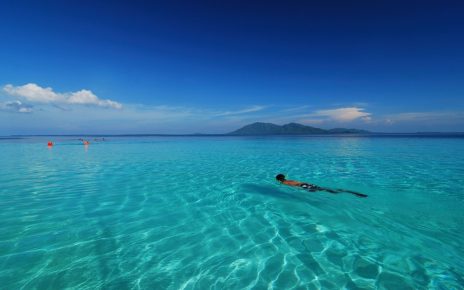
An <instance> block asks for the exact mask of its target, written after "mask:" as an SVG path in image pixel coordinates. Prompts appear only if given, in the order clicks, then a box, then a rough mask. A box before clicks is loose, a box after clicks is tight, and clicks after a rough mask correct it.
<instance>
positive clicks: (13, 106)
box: [0, 101, 32, 113]
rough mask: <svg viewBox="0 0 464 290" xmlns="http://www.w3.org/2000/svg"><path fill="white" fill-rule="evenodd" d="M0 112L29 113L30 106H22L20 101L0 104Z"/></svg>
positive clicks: (30, 110)
mask: <svg viewBox="0 0 464 290" xmlns="http://www.w3.org/2000/svg"><path fill="white" fill-rule="evenodd" d="M0 110H2V111H6V112H16V113H31V112H32V106H31V105H27V104H23V103H21V101H9V102H3V103H0Z"/></svg>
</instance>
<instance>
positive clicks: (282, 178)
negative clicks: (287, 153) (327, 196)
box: [275, 174, 367, 197]
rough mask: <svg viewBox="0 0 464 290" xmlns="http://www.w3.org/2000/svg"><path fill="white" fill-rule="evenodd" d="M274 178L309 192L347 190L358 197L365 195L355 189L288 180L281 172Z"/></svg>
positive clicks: (338, 191)
mask: <svg viewBox="0 0 464 290" xmlns="http://www.w3.org/2000/svg"><path fill="white" fill-rule="evenodd" d="M275 178H276V179H277V181H279V182H280V183H282V184H285V185H288V186H294V187H301V188H303V189H305V190H307V191H310V192H315V191H327V192H330V193H340V192H348V193H351V194H354V195H356V196H358V197H367V195H366V194H364V193H359V192H356V191H351V190H346V189H332V188H327V187H320V186H318V185H315V184H311V183H306V182H300V181H296V180H288V179H285V175H283V174H277V176H276V177H275Z"/></svg>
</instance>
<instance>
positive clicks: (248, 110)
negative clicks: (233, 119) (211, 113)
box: [215, 106, 265, 117]
mask: <svg viewBox="0 0 464 290" xmlns="http://www.w3.org/2000/svg"><path fill="white" fill-rule="evenodd" d="M264 108H265V106H252V107H249V108H245V109H243V110H238V111H226V112H221V113H218V114H216V115H215V116H217V117H221V116H231V115H241V114H248V113H254V112H258V111H261V110H263V109H264Z"/></svg>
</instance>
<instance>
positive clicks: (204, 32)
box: [0, 1, 464, 135]
mask: <svg viewBox="0 0 464 290" xmlns="http://www.w3.org/2000/svg"><path fill="white" fill-rule="evenodd" d="M147 2H148V1H147ZM462 15H464V4H463V3H462V2H461V1H319V2H316V1H280V2H274V1H206V2H204V1H201V2H197V1H185V2H183V1H160V2H155V1H153V3H149V4H148V3H143V1H125V2H122V1H119V2H118V1H1V2H0V21H1V22H0V23H1V25H0V37H1V38H0V39H1V42H0V86H1V87H0V135H10V134H80V133H92V134H117V133H195V132H201V133H223V132H228V131H231V130H234V129H236V128H238V127H240V126H242V125H245V124H248V123H251V122H255V121H262V122H273V123H277V124H284V123H288V122H299V123H303V124H307V125H311V126H315V127H321V128H333V127H350V128H360V129H367V130H373V131H383V132H415V131H464V53H463V51H464V17H462Z"/></svg>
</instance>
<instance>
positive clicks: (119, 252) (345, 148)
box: [0, 137, 464, 289]
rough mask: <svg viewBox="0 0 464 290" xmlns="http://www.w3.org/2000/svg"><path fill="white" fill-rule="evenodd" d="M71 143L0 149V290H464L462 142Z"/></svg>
mask: <svg viewBox="0 0 464 290" xmlns="http://www.w3.org/2000/svg"><path fill="white" fill-rule="evenodd" d="M76 138H77V137H76ZM76 138H72V137H66V138H65V137H53V140H54V141H55V142H56V145H55V146H54V147H53V148H50V149H49V148H47V146H46V141H47V139H44V138H38V137H34V138H27V139H2V140H0V160H1V164H0V165H1V166H0V281H1V286H0V288H3V287H4V289H66V288H68V289H98V288H104V289H320V288H322V289H340V288H343V287H345V288H346V289H462V288H463V287H464V262H463V261H464V259H463V257H464V249H463V245H464V234H463V233H464V218H463V211H462V210H463V208H464V207H463V205H464V182H463V181H464V139H463V138H407V137H402V138H395V137H385V138H367V137H364V138H358V137H279V138H238V137H145V138H140V137H137V138H135V137H126V138H117V137H108V138H106V141H105V142H102V141H98V142H92V143H91V145H90V146H88V147H84V146H83V145H81V143H80V142H79V141H78V140H77V139H76ZM277 173H284V174H286V175H287V177H288V178H290V179H297V180H303V181H307V182H311V183H316V184H318V185H321V186H327V187H333V188H347V189H351V190H355V191H359V192H363V193H366V194H368V195H369V197H368V198H367V199H363V198H358V197H355V196H353V195H351V194H348V193H342V194H336V195H334V194H330V193H325V192H316V193H310V192H305V191H303V190H300V189H296V188H290V187H286V186H283V185H280V184H278V183H277V182H275V181H274V176H275V175H276V174H277Z"/></svg>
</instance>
